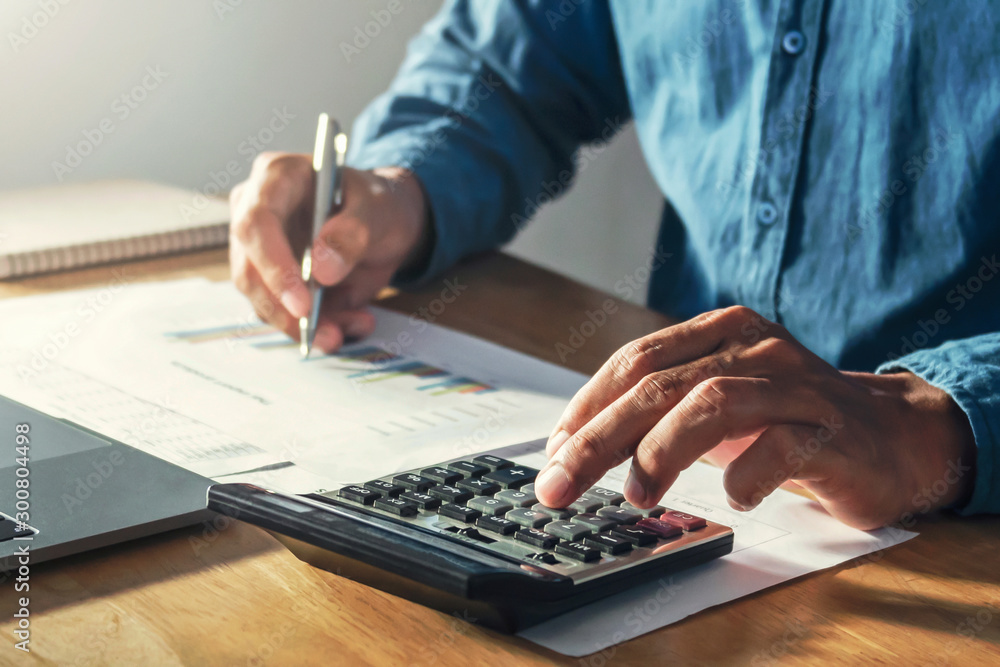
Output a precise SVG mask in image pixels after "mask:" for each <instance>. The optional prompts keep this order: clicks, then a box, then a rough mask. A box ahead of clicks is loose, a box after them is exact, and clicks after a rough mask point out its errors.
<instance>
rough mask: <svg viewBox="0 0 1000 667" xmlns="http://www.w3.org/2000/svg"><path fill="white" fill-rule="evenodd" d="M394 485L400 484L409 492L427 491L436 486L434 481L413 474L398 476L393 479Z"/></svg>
mask: <svg viewBox="0 0 1000 667" xmlns="http://www.w3.org/2000/svg"><path fill="white" fill-rule="evenodd" d="M392 481H393V483H394V484H398V485H399V486H401V487H403V488H404V489H406V490H407V491H426V490H427V489H429V488H431V487H432V486H434V480H433V479H430V478H428V477H421V476H420V475H414V474H413V473H411V472H408V473H403V474H402V475H396V476H395V477H393V478H392Z"/></svg>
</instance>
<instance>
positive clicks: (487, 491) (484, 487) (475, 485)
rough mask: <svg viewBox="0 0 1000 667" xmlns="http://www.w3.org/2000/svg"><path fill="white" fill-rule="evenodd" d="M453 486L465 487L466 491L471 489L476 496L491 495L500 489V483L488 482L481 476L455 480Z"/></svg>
mask: <svg viewBox="0 0 1000 667" xmlns="http://www.w3.org/2000/svg"><path fill="white" fill-rule="evenodd" d="M455 486H457V487H458V488H460V489H465V490H466V491H471V492H472V493H474V494H476V495H477V496H492V495H493V494H494V493H496V492H497V491H499V490H500V485H499V484H497V483H495V482H489V481H487V480H485V479H483V478H481V477H470V478H469V479H460V480H458V481H457V482H455Z"/></svg>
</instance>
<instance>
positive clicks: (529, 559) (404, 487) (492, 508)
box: [325, 454, 731, 580]
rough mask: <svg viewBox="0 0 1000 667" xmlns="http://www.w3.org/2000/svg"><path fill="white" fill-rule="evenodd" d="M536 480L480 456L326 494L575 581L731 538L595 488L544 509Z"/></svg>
mask: <svg viewBox="0 0 1000 667" xmlns="http://www.w3.org/2000/svg"><path fill="white" fill-rule="evenodd" d="M537 475H538V470H537V469H535V468H532V467H529V466H525V465H521V464H519V463H517V462H515V461H511V460H508V459H504V458H501V457H498V456H494V455H492V454H483V455H479V456H476V457H474V458H472V459H460V460H455V461H449V462H446V463H442V464H439V465H435V466H430V467H427V468H422V469H417V470H413V471H408V472H402V473H398V474H395V475H391V476H388V477H386V478H383V479H376V480H371V481H368V482H365V483H364V484H354V485H351V486H346V487H344V488H342V489H340V490H339V491H337V492H331V493H329V494H325V495H327V496H328V497H333V498H336V499H338V500H341V501H346V503H347V504H349V505H353V506H355V507H365V508H366V509H367V510H368V511H373V512H374V513H381V514H386V515H390V516H392V517H393V518H395V519H396V520H399V521H403V522H410V523H415V524H418V525H420V526H422V527H423V528H426V529H429V530H432V531H434V532H437V533H439V534H441V535H444V536H450V537H451V538H452V539H455V540H459V541H461V542H463V543H464V544H466V545H469V546H475V547H476V548H480V549H487V550H492V551H495V552H497V553H499V554H502V555H504V556H506V557H509V558H515V559H518V560H520V561H523V562H525V563H531V566H532V567H543V568H545V569H549V570H552V571H554V572H558V573H560V574H566V575H569V576H571V577H574V578H579V579H581V580H584V579H586V578H589V577H590V576H597V575H598V574H600V573H603V572H604V571H606V570H608V569H611V568H615V567H628V566H631V565H633V564H636V563H638V562H641V561H642V560H644V559H648V558H656V557H657V556H659V555H663V554H666V553H668V552H670V551H676V550H681V549H683V548H686V547H687V546H690V545H692V544H696V543H701V542H705V541H710V540H714V539H719V538H723V537H728V534H729V533H730V532H731V530H730V529H729V528H727V527H726V526H722V525H720V524H717V523H713V522H710V521H707V520H706V519H704V518H702V517H700V516H696V515H693V514H688V513H686V512H682V511H678V510H673V509H669V508H664V507H661V506H656V507H653V508H650V509H640V508H637V507H635V506H633V505H631V504H630V503H628V502H626V501H625V497H624V496H623V495H622V494H621V493H620V492H618V491H614V490H612V489H606V488H601V487H593V488H591V489H589V490H588V491H586V492H584V493H583V494H582V495H581V496H580V498H578V499H577V500H576V501H574V502H572V503H570V504H569V506H568V507H565V508H552V507H545V506H544V505H541V504H540V503H539V502H538V499H537V498H536V497H535V493H534V480H535V477H537Z"/></svg>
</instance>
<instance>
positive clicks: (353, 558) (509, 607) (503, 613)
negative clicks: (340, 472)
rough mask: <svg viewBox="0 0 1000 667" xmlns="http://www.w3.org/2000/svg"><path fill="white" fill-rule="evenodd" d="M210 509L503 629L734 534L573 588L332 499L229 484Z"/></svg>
mask: <svg viewBox="0 0 1000 667" xmlns="http://www.w3.org/2000/svg"><path fill="white" fill-rule="evenodd" d="M208 507H209V509H211V510H214V511H216V512H219V513H221V514H223V515H226V516H228V517H231V518H233V519H237V520H239V521H244V522H247V523H250V524H252V525H255V526H259V527H261V528H264V529H266V530H268V531H269V532H271V533H272V534H274V535H275V537H276V538H278V539H279V541H281V542H282V543H283V544H284V545H285V546H286V547H287V548H288V549H289V550H290V551H292V553H293V554H295V555H296V556H297V557H298V558H300V559H301V560H303V561H305V562H307V563H309V564H310V565H313V566H315V567H319V568H321V569H324V570H327V571H330V572H333V573H335V574H338V575H340V576H343V577H345V578H348V579H352V580H354V581H358V582H360V583H363V584H365V585H367V586H370V587H372V588H376V589H378V590H381V591H384V592H387V593H390V594H392V595H396V596H398V597H402V598H404V599H407V600H411V601H414V602H417V603H419V604H422V605H424V606H427V607H431V608H433V609H437V610H439V611H442V612H446V613H451V614H456V615H457V616H458V617H459V618H463V619H465V620H468V621H472V622H475V623H477V624H480V625H483V626H486V627H490V628H493V629H495V630H499V631H501V632H507V633H513V632H517V631H519V630H522V629H524V628H527V627H530V626H532V625H535V624H537V623H540V622H542V621H545V620H548V619H550V618H552V617H554V616H558V615H560V614H563V613H565V612H567V611H570V610H572V609H575V608H577V607H580V606H582V605H584V604H587V603H588V602H592V601H594V600H598V599H600V598H604V597H607V596H609V595H612V594H614V593H617V592H620V591H622V590H624V589H625V588H627V587H629V586H632V585H636V584H639V583H643V582H649V581H656V580H657V579H659V578H662V577H668V576H670V575H671V574H673V573H675V572H677V571H679V570H683V569H686V568H689V567H692V566H695V565H698V564H700V563H704V562H707V561H710V560H712V559H714V558H718V557H720V556H724V555H726V554H728V553H730V552H731V551H732V548H733V534H732V531H731V530H729V529H728V528H725V527H722V526H718V527H717V528H718V529H720V534H719V536H718V539H715V540H712V541H711V542H709V543H706V544H694V545H691V546H690V547H689V548H686V549H684V550H683V551H679V552H677V553H671V554H668V555H665V556H664V557H659V558H655V559H650V560H648V561H646V562H642V563H638V564H636V565H635V566H633V567H629V568H626V569H621V570H613V571H609V572H607V573H604V574H602V575H600V576H597V577H592V578H590V579H588V580H586V581H582V582H578V581H574V580H573V578H572V577H568V576H565V575H561V574H558V573H554V572H551V571H548V570H547V569H545V568H544V567H543V566H536V565H534V564H531V563H526V562H524V561H518V560H515V559H513V558H506V557H503V556H501V555H497V554H494V553H492V552H490V551H489V550H487V549H485V548H477V546H476V545H475V544H465V543H459V542H456V541H453V540H451V539H448V538H447V537H445V536H442V535H439V534H436V533H434V532H432V531H429V530H425V529H423V528H421V527H419V526H414V525H411V524H409V523H407V522H405V521H403V520H396V519H394V518H392V517H387V516H383V515H382V514H380V513H377V512H373V511H370V510H368V508H366V507H361V506H356V505H354V504H349V503H346V502H338V501H337V500H336V499H331V498H323V499H322V502H321V501H320V500H317V499H315V498H310V497H308V496H297V495H288V494H282V493H276V492H273V491H268V490H266V489H262V488H260V487H257V486H254V485H252V484H243V483H235V484H232V483H230V484H215V485H213V486H212V487H211V488H210V489H209V491H208ZM722 531H726V532H722Z"/></svg>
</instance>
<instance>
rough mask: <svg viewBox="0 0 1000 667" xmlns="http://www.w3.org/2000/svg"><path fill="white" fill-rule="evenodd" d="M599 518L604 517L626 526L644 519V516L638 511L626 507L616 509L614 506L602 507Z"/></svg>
mask: <svg viewBox="0 0 1000 667" xmlns="http://www.w3.org/2000/svg"><path fill="white" fill-rule="evenodd" d="M597 516H603V517H604V518H605V519H611V520H612V521H617V522H618V523H625V524H633V523H635V522H636V521H638V520H639V519H641V518H642V515H641V514H639V512H637V511H636V510H630V509H628V508H625V507H616V506H614V505H609V506H608V507H602V508H601V509H599V510H597Z"/></svg>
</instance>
